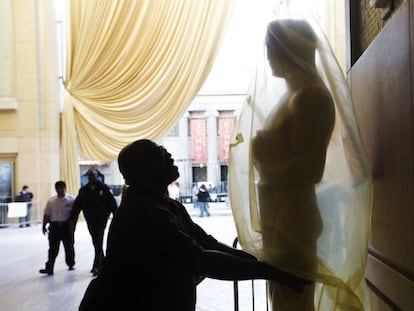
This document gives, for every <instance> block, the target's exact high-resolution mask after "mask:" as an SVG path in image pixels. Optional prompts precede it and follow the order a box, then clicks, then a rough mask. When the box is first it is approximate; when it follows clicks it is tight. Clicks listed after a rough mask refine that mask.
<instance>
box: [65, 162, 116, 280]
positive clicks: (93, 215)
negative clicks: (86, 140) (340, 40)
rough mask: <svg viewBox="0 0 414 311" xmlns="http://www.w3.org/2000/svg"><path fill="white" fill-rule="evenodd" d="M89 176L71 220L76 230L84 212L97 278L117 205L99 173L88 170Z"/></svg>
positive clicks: (80, 192) (77, 199)
mask: <svg viewBox="0 0 414 311" xmlns="http://www.w3.org/2000/svg"><path fill="white" fill-rule="evenodd" d="M87 176H88V181H89V182H88V183H87V184H86V185H85V186H83V187H81V188H80V189H79V194H78V196H77V197H76V199H75V202H74V203H73V208H72V214H71V220H72V222H73V224H72V225H73V230H75V227H76V223H77V220H78V216H79V213H80V212H81V211H82V212H83V216H84V217H85V220H86V224H87V226H88V230H89V233H90V235H91V238H92V243H93V247H94V249H95V258H94V260H93V265H92V269H91V273H93V275H94V276H95V275H97V273H98V269H99V267H100V265H101V263H102V260H103V258H104V251H103V240H104V233H105V228H106V224H107V222H108V218H109V216H110V214H111V213H112V215H115V212H116V209H117V204H116V201H115V198H114V196H113V195H112V193H111V191H110V190H109V187H108V186H107V185H105V184H104V183H102V182H100V181H99V180H98V172H97V171H96V170H95V169H90V170H88V172H87Z"/></svg>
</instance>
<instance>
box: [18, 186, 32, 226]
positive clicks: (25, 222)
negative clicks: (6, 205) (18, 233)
mask: <svg viewBox="0 0 414 311" xmlns="http://www.w3.org/2000/svg"><path fill="white" fill-rule="evenodd" d="M32 200H33V192H31V191H30V189H29V186H27V185H24V186H23V187H22V190H21V191H20V192H19V194H18V195H17V196H16V200H15V201H16V202H27V204H26V216H23V217H19V224H20V225H19V227H20V228H22V227H29V226H30V215H31V210H32V203H31V202H32Z"/></svg>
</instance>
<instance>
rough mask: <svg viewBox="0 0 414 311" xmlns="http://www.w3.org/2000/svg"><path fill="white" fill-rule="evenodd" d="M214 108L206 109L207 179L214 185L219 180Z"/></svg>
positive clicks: (215, 113)
mask: <svg viewBox="0 0 414 311" xmlns="http://www.w3.org/2000/svg"><path fill="white" fill-rule="evenodd" d="M218 115H219V114H218V112H217V111H216V110H208V111H206V116H207V180H208V181H211V182H213V183H214V184H215V185H216V186H217V184H218V182H219V181H220V174H219V172H220V165H219V162H218V143H217V137H218V136H217V117H218Z"/></svg>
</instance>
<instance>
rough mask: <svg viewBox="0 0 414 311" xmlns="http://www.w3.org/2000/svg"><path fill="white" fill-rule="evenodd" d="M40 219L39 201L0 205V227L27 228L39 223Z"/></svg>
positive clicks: (41, 216)
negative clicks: (14, 226) (15, 226)
mask: <svg viewBox="0 0 414 311" xmlns="http://www.w3.org/2000/svg"><path fill="white" fill-rule="evenodd" d="M28 204H30V207H29V206H28ZM42 218H43V212H42V211H41V209H40V202H39V201H32V202H8V203H0V227H8V226H13V225H18V226H27V225H31V224H36V223H41V222H42Z"/></svg>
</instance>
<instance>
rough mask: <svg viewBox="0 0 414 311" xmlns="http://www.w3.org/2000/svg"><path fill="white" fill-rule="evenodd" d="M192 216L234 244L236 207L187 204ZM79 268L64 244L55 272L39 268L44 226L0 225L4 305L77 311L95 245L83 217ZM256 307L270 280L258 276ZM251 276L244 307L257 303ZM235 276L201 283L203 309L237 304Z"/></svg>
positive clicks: (0, 303) (16, 309)
mask: <svg viewBox="0 0 414 311" xmlns="http://www.w3.org/2000/svg"><path fill="white" fill-rule="evenodd" d="M187 208H188V211H189V212H190V214H191V215H192V217H193V220H194V221H195V222H196V223H198V224H199V225H200V226H201V227H203V228H204V229H205V230H206V231H207V232H208V233H210V234H212V235H213V236H215V237H216V238H217V239H219V240H220V241H222V242H224V243H227V244H232V243H233V240H234V238H235V236H236V229H235V226H234V222H233V218H232V216H231V211H230V209H229V208H228V207H226V206H225V204H211V208H210V211H211V217H204V218H199V217H197V215H198V211H197V210H195V209H194V208H193V207H192V205H188V206H187ZM75 239H76V244H75V251H76V262H77V263H76V270H75V271H67V267H66V265H65V263H64V258H63V248H61V254H60V255H59V256H58V258H57V261H56V265H55V274H54V276H53V277H45V276H42V275H40V274H39V273H38V270H39V269H40V268H43V266H44V262H45V260H46V257H47V247H48V242H47V238H46V237H45V236H43V235H42V233H41V226H40V225H34V226H31V227H28V228H17V227H7V228H1V229H0V254H1V256H0V310H7V311H29V310H30V311H72V310H73V311H75V310H77V307H78V305H79V301H80V299H81V297H82V295H83V293H84V291H85V289H86V287H87V285H88V284H89V282H90V280H91V274H90V273H89V270H90V266H91V264H92V259H93V249H92V245H91V241H90V237H89V234H88V232H87V229H86V226H85V224H84V223H80V224H78V227H77V230H76V236H75ZM254 284H255V285H254V288H255V310H257V311H262V310H266V306H265V301H264V292H265V282H264V281H256V282H255V283H254ZM251 287H252V283H251V281H244V282H239V292H240V293H239V296H240V300H239V301H240V303H239V305H240V309H239V310H240V311H244V310H246V311H248V310H249V311H250V310H253V308H252V294H251ZM233 293H234V291H233V282H226V281H218V280H211V279H206V280H204V281H203V282H202V283H201V284H200V285H199V286H198V288H197V298H198V299H197V301H198V302H197V310H198V311H231V310H234V294H233Z"/></svg>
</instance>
